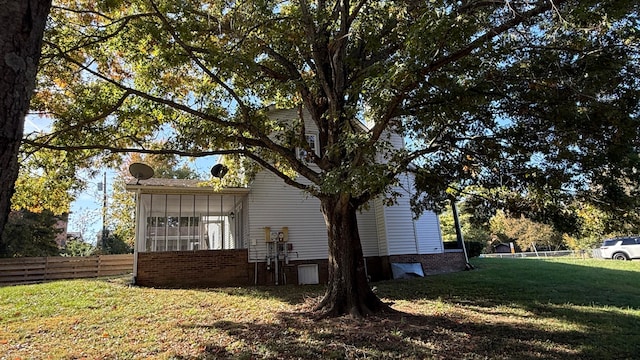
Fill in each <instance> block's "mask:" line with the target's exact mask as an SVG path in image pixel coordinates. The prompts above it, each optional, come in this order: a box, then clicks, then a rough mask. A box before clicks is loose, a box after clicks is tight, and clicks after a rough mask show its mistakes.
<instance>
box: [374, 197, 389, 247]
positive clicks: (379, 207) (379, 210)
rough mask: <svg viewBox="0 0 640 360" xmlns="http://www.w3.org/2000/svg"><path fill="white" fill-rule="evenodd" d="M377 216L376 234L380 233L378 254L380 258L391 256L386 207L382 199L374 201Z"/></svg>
mask: <svg viewBox="0 0 640 360" xmlns="http://www.w3.org/2000/svg"><path fill="white" fill-rule="evenodd" d="M373 204H374V209H375V214H376V232H377V233H378V254H379V255H380V256H387V255H389V245H388V243H387V227H386V222H385V216H386V214H385V210H386V207H385V206H384V204H383V203H382V199H381V198H376V199H375V200H374V201H373Z"/></svg>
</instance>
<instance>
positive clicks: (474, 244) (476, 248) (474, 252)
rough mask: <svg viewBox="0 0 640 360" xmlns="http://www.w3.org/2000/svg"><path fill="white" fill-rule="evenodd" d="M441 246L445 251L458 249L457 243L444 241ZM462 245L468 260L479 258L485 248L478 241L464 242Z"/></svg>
mask: <svg viewBox="0 0 640 360" xmlns="http://www.w3.org/2000/svg"><path fill="white" fill-rule="evenodd" d="M443 244H444V248H445V249H460V248H459V247H458V242H457V241H445V242H443ZM464 245H465V247H466V248H467V256H468V257H470V258H471V257H477V256H480V254H481V253H482V250H483V249H484V246H485V245H484V243H482V242H480V241H465V242H464Z"/></svg>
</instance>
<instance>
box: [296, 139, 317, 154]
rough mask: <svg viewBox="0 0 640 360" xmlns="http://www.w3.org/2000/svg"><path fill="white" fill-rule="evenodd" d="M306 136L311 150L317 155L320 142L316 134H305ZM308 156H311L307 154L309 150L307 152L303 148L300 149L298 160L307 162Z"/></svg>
mask: <svg viewBox="0 0 640 360" xmlns="http://www.w3.org/2000/svg"><path fill="white" fill-rule="evenodd" d="M304 136H305V138H306V139H307V144H309V148H311V150H312V151H313V152H314V153H316V154H317V153H318V141H317V136H316V134H305V135H304ZM308 155H309V154H308V153H307V150H305V149H303V148H298V159H300V160H305V159H306V158H307V156H308Z"/></svg>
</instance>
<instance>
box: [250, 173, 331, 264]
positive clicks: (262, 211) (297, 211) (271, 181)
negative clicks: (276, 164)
mask: <svg viewBox="0 0 640 360" xmlns="http://www.w3.org/2000/svg"><path fill="white" fill-rule="evenodd" d="M247 206H248V210H249V211H248V213H249V214H248V221H249V244H250V246H249V248H250V258H251V259H253V260H259V261H263V260H264V259H265V257H266V255H267V247H266V244H265V239H264V238H265V232H264V228H265V227H270V228H271V230H278V231H279V230H280V229H281V228H283V227H285V226H286V227H288V228H289V243H290V244H291V245H292V246H293V250H292V253H291V258H290V259H291V260H311V259H326V258H327V256H328V254H329V250H328V244H327V227H326V225H325V223H324V218H323V216H322V213H321V212H320V201H319V200H318V199H316V198H314V197H311V196H306V195H305V194H304V193H303V192H302V191H301V190H299V189H296V188H294V187H292V186H289V185H287V184H285V183H284V182H283V181H282V180H281V179H280V178H278V177H276V176H275V175H273V174H271V173H268V172H266V171H262V172H260V173H258V174H257V175H256V179H255V180H254V182H253V183H252V184H251V192H250V193H249V197H248V199H247Z"/></svg>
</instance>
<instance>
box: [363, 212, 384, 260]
mask: <svg viewBox="0 0 640 360" xmlns="http://www.w3.org/2000/svg"><path fill="white" fill-rule="evenodd" d="M358 233H359V234H360V242H361V244H362V253H363V254H364V256H378V255H379V254H380V251H379V250H378V232H377V228H376V212H375V207H374V205H373V202H371V204H370V206H369V209H367V210H364V211H362V212H361V213H358Z"/></svg>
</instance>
